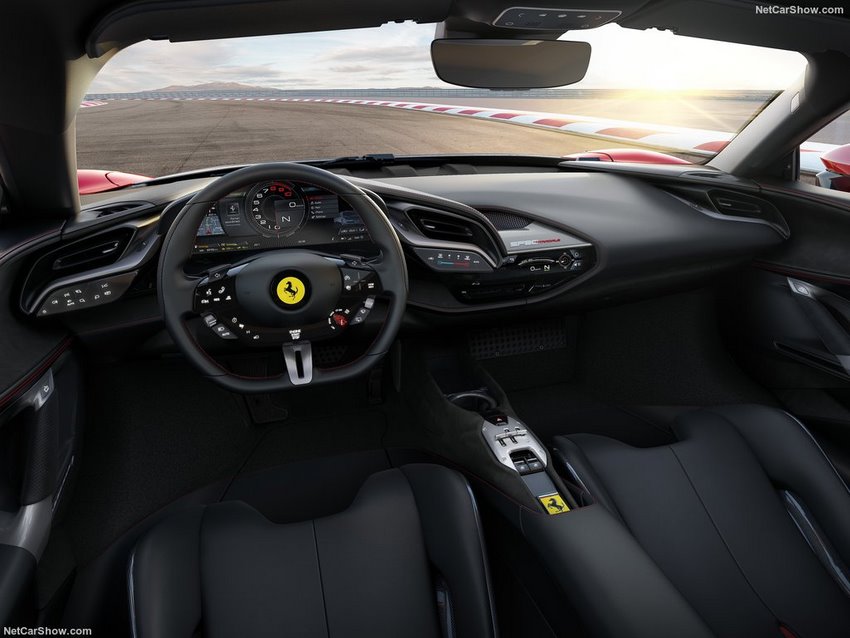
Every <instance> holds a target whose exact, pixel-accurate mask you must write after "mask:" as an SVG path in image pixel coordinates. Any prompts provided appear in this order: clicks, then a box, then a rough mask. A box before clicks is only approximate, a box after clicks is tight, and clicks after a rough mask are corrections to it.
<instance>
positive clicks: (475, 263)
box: [413, 248, 493, 273]
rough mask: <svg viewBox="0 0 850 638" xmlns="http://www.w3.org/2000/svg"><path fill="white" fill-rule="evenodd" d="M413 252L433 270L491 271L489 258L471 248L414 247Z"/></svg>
mask: <svg viewBox="0 0 850 638" xmlns="http://www.w3.org/2000/svg"><path fill="white" fill-rule="evenodd" d="M413 252H415V253H416V255H417V256H418V257H419V258H420V259H421V260H422V261H423V262H425V265H427V266H428V267H429V268H431V269H432V270H436V271H438V272H455V273H462V272H491V271H492V270H493V269H492V268H491V267H490V264H488V263H487V260H486V259H484V257H483V256H482V255H481V254H480V253H477V252H474V251H471V250H441V249H439V248H414V249H413Z"/></svg>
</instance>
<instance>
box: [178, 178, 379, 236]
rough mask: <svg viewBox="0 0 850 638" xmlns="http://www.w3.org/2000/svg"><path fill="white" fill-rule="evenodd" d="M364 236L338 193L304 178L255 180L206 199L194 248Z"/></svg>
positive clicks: (361, 228) (352, 211) (364, 228)
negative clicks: (301, 180) (210, 201)
mask: <svg viewBox="0 0 850 638" xmlns="http://www.w3.org/2000/svg"><path fill="white" fill-rule="evenodd" d="M368 241H370V238H369V233H368V231H367V230H366V226H365V225H364V224H363V221H362V220H361V219H360V216H359V215H358V214H357V213H356V212H355V211H354V210H353V209H352V208H351V206H350V205H349V204H348V203H347V202H346V201H345V200H344V199H342V198H341V197H339V196H338V195H335V194H333V193H330V192H328V191H325V190H322V189H320V188H317V187H315V186H312V185H309V184H298V183H293V182H285V181H280V180H275V181H270V182H261V183H259V184H254V185H253V186H252V187H250V188H248V189H245V190H242V191H238V192H235V193H230V194H229V195H227V196H226V197H224V198H222V199H220V200H219V201H217V202H215V203H213V204H211V205H210V207H209V210H208V211H207V213H206V215H205V216H204V218H203V220H202V221H201V225H200V226H199V227H198V234H197V237H196V239H195V247H194V252H195V253H220V252H229V251H240V250H262V249H265V248H285V247H297V246H319V245H334V244H342V243H352V242H368Z"/></svg>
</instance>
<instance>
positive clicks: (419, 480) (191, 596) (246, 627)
mask: <svg viewBox="0 0 850 638" xmlns="http://www.w3.org/2000/svg"><path fill="white" fill-rule="evenodd" d="M282 489H285V486H283V487H282ZM129 587H130V601H131V612H132V613H131V615H132V621H133V631H134V636H136V637H137V638H148V637H153V636H155V637H167V636H175V637H177V636H186V637H190V636H197V635H202V636H205V637H207V636H213V637H214V636H239V637H241V636H252V637H262V636H298V637H319V636H321V637H323V638H324V637H330V638H340V637H346V638H359V637H366V636H369V637H372V638H380V637H396V636H405V637H409V638H418V637H422V638H426V637H427V638H435V637H440V636H457V637H458V638H463V637H465V636H468V637H470V638H472V637H475V638H479V637H488V636H495V625H494V616H493V608H492V602H491V597H490V588H489V584H488V577H487V567H486V562H485V555H484V548H483V542H482V538H481V532H480V528H479V522H478V514H477V510H476V506H475V501H474V499H473V497H472V493H471V491H470V490H469V486H468V485H467V483H466V481H465V480H464V479H463V477H462V476H460V475H459V474H458V473H456V472H454V471H452V470H448V469H446V468H443V467H439V466H435V465H408V466H405V467H402V468H400V469H392V470H387V471H384V472H380V473H378V474H375V475H373V476H372V477H370V478H369V479H368V480H367V481H366V483H365V484H364V485H363V487H362V488H361V489H360V492H359V493H358V495H357V497H356V499H355V500H354V502H353V503H352V504H351V506H350V507H349V508H348V509H347V510H345V511H343V512H341V513H339V514H335V515H332V516H326V517H324V518H318V519H315V520H307V521H304V522H300V523H291V524H275V523H272V522H270V521H269V520H268V519H266V518H265V517H264V516H262V515H261V514H260V513H259V512H257V511H256V510H255V509H253V508H251V507H250V506H248V505H246V504H245V503H243V502H239V501H234V502H225V503H218V504H215V505H209V506H206V507H203V506H198V507H194V508H191V509H187V510H185V511H182V512H181V513H179V514H176V515H174V516H171V517H170V518H167V519H165V520H164V521H162V522H161V523H159V524H158V525H157V526H156V527H154V528H153V529H152V530H151V531H150V532H148V533H147V534H146V535H145V536H144V537H143V538H142V540H141V541H140V542H139V543H138V545H137V546H136V548H135V550H134V552H133V555H132V558H131V561H130V566H129Z"/></svg>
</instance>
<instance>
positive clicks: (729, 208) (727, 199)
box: [709, 191, 762, 217]
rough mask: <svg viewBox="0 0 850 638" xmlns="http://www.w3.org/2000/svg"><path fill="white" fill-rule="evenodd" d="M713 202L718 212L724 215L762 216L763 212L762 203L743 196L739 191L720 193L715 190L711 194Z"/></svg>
mask: <svg viewBox="0 0 850 638" xmlns="http://www.w3.org/2000/svg"><path fill="white" fill-rule="evenodd" d="M709 197H710V198H711V203H712V204H714V207H715V208H716V209H717V211H718V212H720V213H723V214H724V215H737V216H740V217H760V216H761V214H762V203H761V202H760V201H758V200H755V199H751V198H743V197H741V196H740V195H738V194H737V193H734V194H732V193H730V194H728V195H727V194H725V193H723V194H720V193H718V192H716V191H713V192H711V193H710V194H709Z"/></svg>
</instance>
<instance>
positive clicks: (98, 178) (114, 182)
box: [77, 168, 150, 195]
mask: <svg viewBox="0 0 850 638" xmlns="http://www.w3.org/2000/svg"><path fill="white" fill-rule="evenodd" d="M148 179H150V178H149V177H145V176H144V175H134V174H133V173H122V172H120V171H104V170H100V169H94V168H82V169H80V170H78V171H77V187H78V188H79V189H80V195H91V194H92V193H101V192H103V191H109V190H112V189H113V188H118V187H119V186H129V185H130V184H138V183H139V182H144V181H145V180H148Z"/></svg>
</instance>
